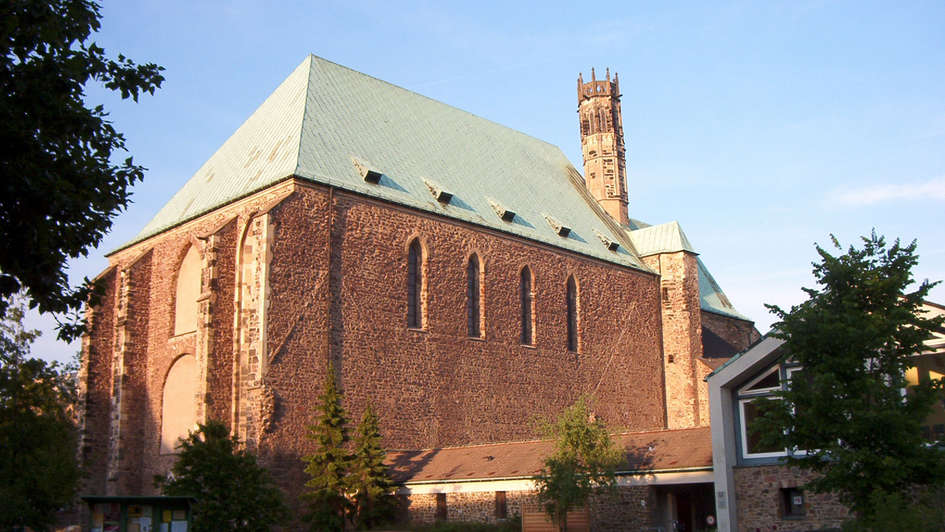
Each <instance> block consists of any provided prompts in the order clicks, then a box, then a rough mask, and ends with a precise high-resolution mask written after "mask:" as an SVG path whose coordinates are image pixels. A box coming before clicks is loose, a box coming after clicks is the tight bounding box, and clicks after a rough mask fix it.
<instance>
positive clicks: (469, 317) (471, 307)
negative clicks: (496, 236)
mask: <svg viewBox="0 0 945 532" xmlns="http://www.w3.org/2000/svg"><path fill="white" fill-rule="evenodd" d="M481 276H482V265H481V264H480V263H479V256H477V255H476V254H475V253H473V254H472V256H471V257H469V262H468V263H467V264H466V334H467V335H468V336H470V337H471V338H482V321H483V320H482V315H483V313H482V278H481Z"/></svg>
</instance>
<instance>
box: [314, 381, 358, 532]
mask: <svg viewBox="0 0 945 532" xmlns="http://www.w3.org/2000/svg"><path fill="white" fill-rule="evenodd" d="M325 375H326V376H325V387H324V390H323V392H322V395H321V396H320V397H319V406H318V410H319V413H318V418H317V419H316V421H315V424H314V425H309V427H308V435H307V436H308V438H309V439H310V440H314V441H315V450H314V452H312V454H310V455H308V456H306V457H304V458H303V459H302V460H303V462H305V464H306V466H305V473H307V474H308V476H309V480H308V482H306V483H305V487H306V491H305V492H304V493H303V494H302V497H303V499H304V500H305V501H306V503H307V504H308V507H309V514H308V516H307V519H308V521H309V524H310V525H311V527H312V530H344V527H345V518H346V516H347V515H348V514H349V512H350V511H351V502H350V501H349V500H348V497H347V494H348V492H349V491H350V489H351V479H350V475H349V472H350V469H351V462H352V458H353V457H352V455H351V452H350V451H349V450H348V442H349V441H350V438H349V437H348V428H347V425H348V419H347V416H346V414H345V411H344V408H343V407H342V406H341V391H340V390H339V389H338V386H337V384H335V370H334V367H333V365H332V364H331V363H329V364H328V371H327V372H326V374H325Z"/></svg>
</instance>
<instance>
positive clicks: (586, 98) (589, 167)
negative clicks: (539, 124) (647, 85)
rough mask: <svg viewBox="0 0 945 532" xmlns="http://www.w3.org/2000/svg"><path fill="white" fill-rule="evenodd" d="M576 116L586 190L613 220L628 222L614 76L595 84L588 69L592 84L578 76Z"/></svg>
mask: <svg viewBox="0 0 945 532" xmlns="http://www.w3.org/2000/svg"><path fill="white" fill-rule="evenodd" d="M577 90H578V116H579V117H580V121H581V151H582V153H583V155H584V181H585V185H586V186H587V190H588V191H590V193H591V195H592V196H594V198H596V199H597V201H598V203H600V205H601V206H602V207H603V208H604V210H606V211H607V212H608V213H609V214H610V216H611V217H613V219H614V220H616V221H617V222H618V223H620V224H621V225H627V224H628V223H629V221H630V220H629V215H628V214H627V205H628V204H629V201H628V199H627V159H626V150H625V149H624V144H623V120H622V119H621V116H620V81H619V80H618V79H617V74H616V73H615V74H614V79H613V81H611V79H610V69H609V68H608V69H607V76H606V79H605V80H602V81H598V80H597V76H596V74H595V73H594V69H593V68H592V69H591V81H589V82H588V83H584V79H583V76H582V75H580V74H579V75H578V80H577Z"/></svg>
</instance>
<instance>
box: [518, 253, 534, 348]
mask: <svg viewBox="0 0 945 532" xmlns="http://www.w3.org/2000/svg"><path fill="white" fill-rule="evenodd" d="M519 297H520V298H521V305H522V313H521V315H522V344H524V345H535V312H534V311H535V308H534V305H535V298H534V284H533V282H532V272H531V270H529V269H528V266H525V267H524V268H522V274H521V280H520V282H519Z"/></svg>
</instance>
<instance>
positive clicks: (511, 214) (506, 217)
mask: <svg viewBox="0 0 945 532" xmlns="http://www.w3.org/2000/svg"><path fill="white" fill-rule="evenodd" d="M489 205H490V206H492V210H494V211H495V213H496V214H498V215H499V218H502V220H503V221H506V222H511V221H512V220H513V219H515V211H513V210H511V209H507V208H506V207H505V206H504V205H502V204H501V203H499V202H498V201H495V200H492V199H490V200H489Z"/></svg>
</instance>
